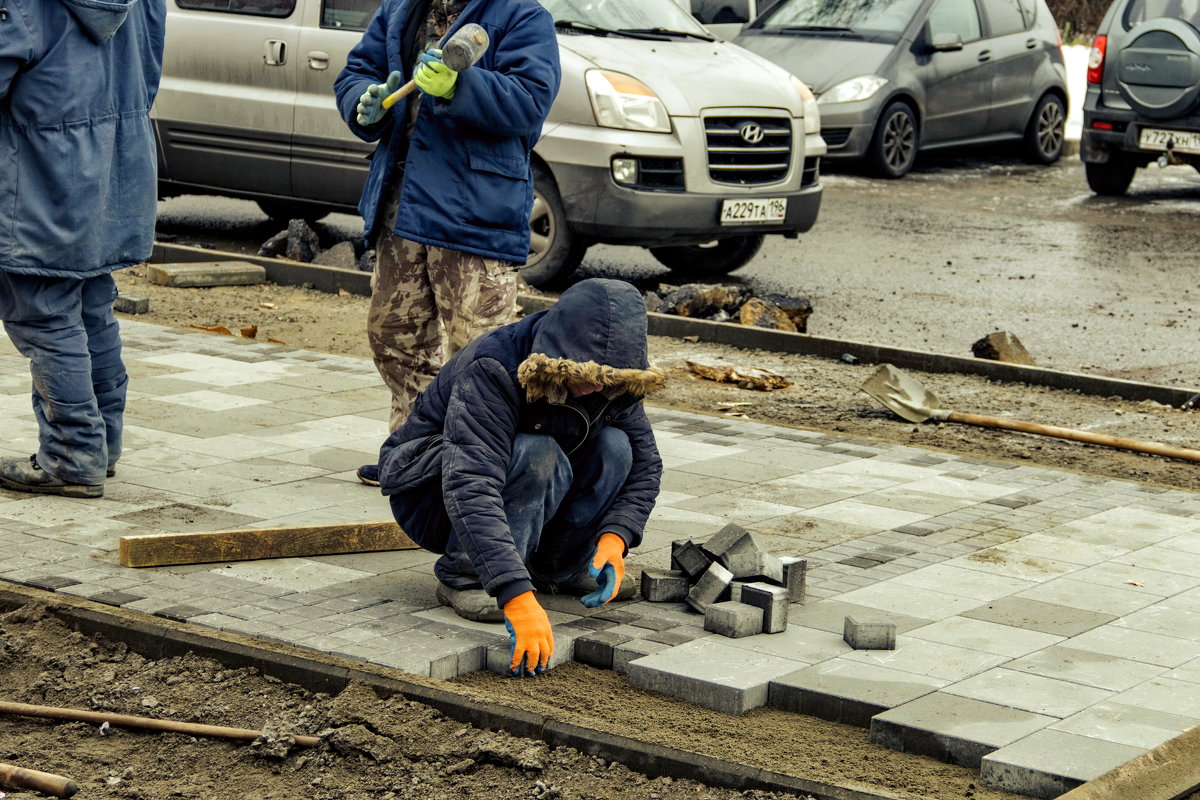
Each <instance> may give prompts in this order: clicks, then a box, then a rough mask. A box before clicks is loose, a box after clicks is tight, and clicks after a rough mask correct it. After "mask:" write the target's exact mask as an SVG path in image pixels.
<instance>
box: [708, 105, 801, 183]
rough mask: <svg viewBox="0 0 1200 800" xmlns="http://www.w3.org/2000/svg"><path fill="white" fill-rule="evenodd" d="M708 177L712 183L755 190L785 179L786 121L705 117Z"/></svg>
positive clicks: (789, 132) (787, 152) (788, 155)
mask: <svg viewBox="0 0 1200 800" xmlns="http://www.w3.org/2000/svg"><path fill="white" fill-rule="evenodd" d="M704 133H705V138H706V140H707V144H708V174H709V177H711V178H712V180H713V181H714V182H716V183H730V184H734V185H737V186H757V185H761V184H764V183H778V182H779V181H781V180H783V179H784V178H785V177H787V174H788V167H789V166H790V165H791V162H792V127H791V121H790V120H789V119H788V118H786V117H707V118H706V119H705V120H704Z"/></svg>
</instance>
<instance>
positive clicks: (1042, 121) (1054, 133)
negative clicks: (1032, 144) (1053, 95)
mask: <svg viewBox="0 0 1200 800" xmlns="http://www.w3.org/2000/svg"><path fill="white" fill-rule="evenodd" d="M1066 122H1067V119H1066V116H1065V115H1064V114H1063V109H1062V105H1060V104H1059V103H1057V102H1052V103H1046V104H1044V105H1043V106H1042V113H1041V114H1039V115H1038V120H1037V146H1038V149H1039V150H1040V151H1041V153H1042V154H1043V155H1045V156H1047V157H1049V156H1052V155H1054V154H1055V153H1058V152H1060V151H1061V150H1062V146H1063V128H1064V127H1065V126H1066Z"/></svg>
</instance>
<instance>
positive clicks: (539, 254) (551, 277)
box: [521, 163, 588, 286]
mask: <svg viewBox="0 0 1200 800" xmlns="http://www.w3.org/2000/svg"><path fill="white" fill-rule="evenodd" d="M587 248H588V244H587V242H585V241H583V240H581V239H580V238H579V237H577V236H575V235H574V234H573V233H571V229H570V227H569V226H568V225H567V210H566V207H565V206H563V201H562V196H561V195H560V194H559V193H558V185H557V184H555V182H554V176H553V175H551V174H550V170H548V169H546V168H545V167H543V166H542V165H541V164H538V163H535V164H534V165H533V209H532V210H531V211H530V212H529V258H528V260H527V261H526V262H525V266H523V267H521V278H522V279H523V280H524V281H525V282H526V283H528V284H529V285H530V286H552V285H554V284H560V283H562V282H564V281H565V280H566V279H567V278H568V277H569V276H570V274H571V273H572V272H574V271H575V268H576V267H578V266H579V262H580V261H582V260H583V255H584V253H586V252H587Z"/></svg>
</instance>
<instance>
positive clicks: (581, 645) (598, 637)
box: [574, 631, 633, 669]
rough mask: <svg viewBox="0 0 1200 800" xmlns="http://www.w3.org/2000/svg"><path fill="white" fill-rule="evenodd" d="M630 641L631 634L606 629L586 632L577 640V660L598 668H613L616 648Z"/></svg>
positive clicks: (631, 639)
mask: <svg viewBox="0 0 1200 800" xmlns="http://www.w3.org/2000/svg"><path fill="white" fill-rule="evenodd" d="M630 641H633V638H632V637H630V636H624V635H621V634H613V633H605V632H604V631H599V632H597V633H588V634H584V635H583V636H580V637H579V638H577V639H576V640H575V654H574V656H575V660H576V661H578V662H579V663H581V664H587V665H588V666H591V667H596V668H598V669H612V667H613V650H614V648H616V647H617V646H618V645H622V644H625V643H626V642H630Z"/></svg>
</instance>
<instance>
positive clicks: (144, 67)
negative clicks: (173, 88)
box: [0, 0, 166, 278]
mask: <svg viewBox="0 0 1200 800" xmlns="http://www.w3.org/2000/svg"><path fill="white" fill-rule="evenodd" d="M0 6H3V10H2V11H0V270H3V271H5V272H11V273H19V274H24V275H42V276H46V277H51V278H87V277H93V276H96V275H102V274H106V273H109V272H112V271H113V270H115V269H120V268H122V267H127V266H130V265H132V264H137V263H140V262H142V261H145V260H146V259H147V258H149V256H150V251H151V249H152V247H153V244H154V218H155V214H156V211H157V207H156V206H157V198H158V190H157V176H156V170H157V161H156V158H155V151H154V132H153V130H152V129H151V123H150V106H151V105H153V103H154V96H155V94H156V93H157V91H158V82H159V76H160V75H161V73H162V52H163V35H164V25H165V20H166V8H165V6H164V5H163V0H4V2H3V3H0Z"/></svg>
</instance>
